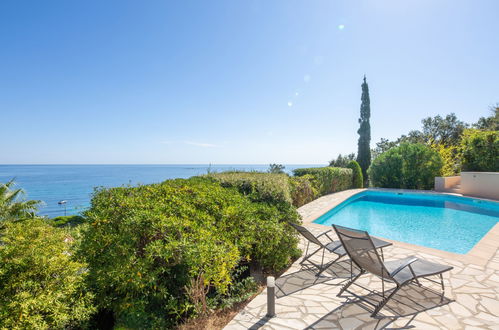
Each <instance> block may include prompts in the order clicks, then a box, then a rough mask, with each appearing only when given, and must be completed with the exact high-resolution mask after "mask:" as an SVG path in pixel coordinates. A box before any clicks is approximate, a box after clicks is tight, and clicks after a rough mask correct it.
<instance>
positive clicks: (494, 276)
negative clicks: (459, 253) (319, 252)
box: [225, 224, 499, 330]
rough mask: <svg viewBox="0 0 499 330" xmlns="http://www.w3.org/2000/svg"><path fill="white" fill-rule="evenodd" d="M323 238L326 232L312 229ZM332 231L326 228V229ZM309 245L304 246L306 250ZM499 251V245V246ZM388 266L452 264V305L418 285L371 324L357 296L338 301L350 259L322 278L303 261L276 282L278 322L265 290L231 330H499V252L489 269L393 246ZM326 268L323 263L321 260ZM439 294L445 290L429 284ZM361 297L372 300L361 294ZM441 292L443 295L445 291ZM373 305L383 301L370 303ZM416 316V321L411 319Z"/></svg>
mask: <svg viewBox="0 0 499 330" xmlns="http://www.w3.org/2000/svg"><path fill="white" fill-rule="evenodd" d="M307 226H308V227H309V229H310V230H311V231H312V232H314V233H316V234H318V233H320V232H321V231H322V230H321V229H319V228H318V226H315V225H313V224H308V225H307ZM323 228H324V229H327V228H326V227H323ZM304 246H305V243H304V242H303V241H302V242H301V247H302V248H304ZM498 246H499V244H498ZM384 253H385V258H386V259H387V260H391V259H396V258H402V257H406V256H410V255H414V256H417V257H419V258H424V259H427V260H429V261H433V262H438V263H443V264H450V265H452V266H453V267H454V269H453V270H451V271H450V272H447V273H445V274H444V281H445V286H446V295H445V297H446V299H445V300H444V301H441V297H440V296H439V295H436V294H434V293H433V292H432V291H429V290H425V289H422V288H420V287H418V286H416V285H414V286H409V287H407V288H406V289H405V290H403V291H402V290H401V291H399V293H397V294H395V296H394V298H395V299H394V300H392V301H391V303H389V304H388V305H387V306H386V307H385V308H384V309H383V310H382V311H381V312H380V314H379V316H380V318H376V319H374V318H371V317H370V314H371V312H372V309H373V308H372V307H371V306H369V305H367V304H365V303H362V302H360V301H359V300H358V299H356V298H354V297H353V296H350V297H349V296H348V294H347V296H346V297H345V296H344V297H337V294H338V292H339V290H340V288H341V286H342V285H343V284H344V283H345V282H346V281H347V280H348V278H349V276H350V273H349V270H350V264H349V262H348V258H345V260H344V261H342V262H339V263H337V264H335V265H333V266H332V267H331V268H330V269H329V270H327V271H326V272H324V273H323V276H321V277H316V270H315V269H314V268H313V267H309V266H307V265H306V264H305V265H304V266H302V265H300V264H299V262H300V261H301V259H300V260H297V261H296V262H295V263H294V264H293V265H292V266H291V268H290V269H288V271H287V272H285V273H284V274H283V275H282V276H281V277H280V278H278V279H277V280H276V286H277V288H276V289H277V290H276V314H277V315H276V317H273V318H270V319H268V318H266V317H265V314H266V299H267V297H266V295H267V291H266V290H264V291H263V292H262V293H261V294H260V295H258V296H257V297H255V298H254V299H253V300H252V301H251V302H250V303H249V304H248V305H247V306H246V307H245V308H244V309H243V310H242V311H241V312H240V313H239V314H237V315H236V316H235V317H234V319H233V320H232V321H231V322H230V323H229V324H228V325H227V326H226V327H225V329H228V330H229V329H383V328H390V329H394V328H404V327H405V328H407V327H412V328H416V329H470V330H471V329H497V330H499V250H496V254H495V256H494V257H492V258H491V259H490V260H489V261H488V263H487V264H485V265H484V266H479V265H474V264H470V263H468V264H465V263H463V262H462V261H458V260H452V259H449V258H443V257H441V256H435V255H432V254H429V253H426V252H421V251H419V250H418V249H417V247H415V246H414V247H413V248H408V247H407V246H406V245H404V246H403V247H401V246H397V244H396V243H395V244H394V245H393V246H390V247H387V248H385V250H384ZM315 261H316V262H317V261H318V262H319V263H320V260H315ZM435 279H438V278H437V277H435ZM422 282H423V284H424V285H425V286H427V287H429V288H433V289H435V290H436V291H438V290H439V285H437V284H434V283H431V282H428V281H425V280H423V281H422ZM358 283H360V284H362V285H363V286H366V287H369V288H370V289H379V288H380V283H381V281H380V280H379V279H377V278H376V277H375V276H372V275H364V276H363V277H361V280H360V279H359V281H358ZM352 290H353V291H355V292H356V293H357V294H360V295H367V294H368V292H367V291H366V290H363V289H361V288H353V287H352ZM439 292H440V291H439ZM370 299H377V298H375V297H370ZM409 314H412V315H409Z"/></svg>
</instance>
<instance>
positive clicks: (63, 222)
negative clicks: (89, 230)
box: [50, 215, 85, 227]
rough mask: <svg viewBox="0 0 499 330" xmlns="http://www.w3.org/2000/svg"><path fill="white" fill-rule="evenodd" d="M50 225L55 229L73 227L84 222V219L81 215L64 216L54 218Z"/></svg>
mask: <svg viewBox="0 0 499 330" xmlns="http://www.w3.org/2000/svg"><path fill="white" fill-rule="evenodd" d="M50 222H51V224H53V225H54V226H56V227H66V226H69V227H74V226H77V225H80V224H82V223H84V222H85V218H84V217H82V216H81V215H65V216H60V217H55V218H52V219H51V220H50Z"/></svg>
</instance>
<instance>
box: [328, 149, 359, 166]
mask: <svg viewBox="0 0 499 330" xmlns="http://www.w3.org/2000/svg"><path fill="white" fill-rule="evenodd" d="M351 160H355V154H354V153H353V152H352V153H351V154H348V155H345V156H343V155H342V154H339V155H338V157H336V159H333V160H331V161H330V162H329V166H331V167H347V166H348V164H349V163H350V161H351Z"/></svg>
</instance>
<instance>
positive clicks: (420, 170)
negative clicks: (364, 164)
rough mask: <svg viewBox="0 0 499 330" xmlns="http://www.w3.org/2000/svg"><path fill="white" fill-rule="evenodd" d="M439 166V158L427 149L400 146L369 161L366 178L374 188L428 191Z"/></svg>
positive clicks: (411, 144) (407, 145) (408, 144)
mask: <svg viewBox="0 0 499 330" xmlns="http://www.w3.org/2000/svg"><path fill="white" fill-rule="evenodd" d="M442 165H443V162H442V159H441V158H440V156H439V154H438V153H437V152H436V151H434V150H433V149H431V148H430V147H427V146H425V145H422V144H418V143H402V144H401V145H400V146H398V147H395V148H392V149H390V150H388V151H387V152H385V153H383V154H381V155H380V156H379V157H378V158H376V159H375V160H374V161H373V163H372V165H371V166H370V168H369V177H370V178H371V182H372V184H373V186H375V187H385V188H407V189H431V188H433V185H434V180H435V177H436V176H439V175H440V173H441V169H442Z"/></svg>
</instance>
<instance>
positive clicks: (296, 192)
mask: <svg viewBox="0 0 499 330" xmlns="http://www.w3.org/2000/svg"><path fill="white" fill-rule="evenodd" d="M313 180H314V177H313V176H312V175H310V174H306V175H304V176H298V177H290V178H289V184H290V187H291V198H292V199H293V205H294V206H296V207H300V206H302V205H305V204H307V203H309V202H311V201H313V200H314V199H315V198H316V196H317V194H318V193H317V190H316V189H315V188H314V185H313V184H312V182H313Z"/></svg>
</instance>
